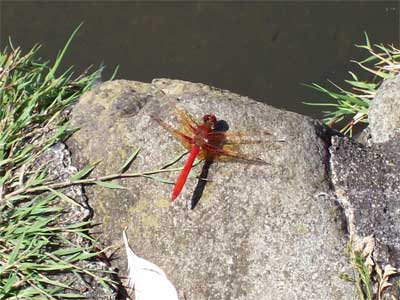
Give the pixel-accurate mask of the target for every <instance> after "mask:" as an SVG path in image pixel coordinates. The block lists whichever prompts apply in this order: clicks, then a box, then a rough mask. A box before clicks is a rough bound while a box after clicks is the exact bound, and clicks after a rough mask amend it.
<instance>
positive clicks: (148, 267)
mask: <svg viewBox="0 0 400 300" xmlns="http://www.w3.org/2000/svg"><path fill="white" fill-rule="evenodd" d="M122 236H123V239H124V244H125V249H126V255H127V258H128V287H129V288H130V289H132V288H133V287H135V299H136V300H179V298H178V293H177V291H176V289H175V287H174V285H173V284H172V283H171V281H169V280H168V278H167V276H166V275H165V273H164V271H163V270H161V269H160V268H159V267H158V266H156V265H155V264H153V263H151V262H149V261H147V260H145V259H144V258H141V257H139V256H137V255H136V254H135V253H134V252H133V251H132V249H131V248H130V247H129V244H128V238H127V237H126V233H125V230H124V231H122Z"/></svg>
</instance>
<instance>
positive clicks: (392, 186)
mask: <svg viewBox="0 0 400 300" xmlns="http://www.w3.org/2000/svg"><path fill="white" fill-rule="evenodd" d="M330 152H331V160H330V163H331V171H332V182H333V184H334V187H335V190H336V194H337V196H338V200H339V201H340V203H341V205H342V206H343V207H344V208H345V212H346V215H347V219H348V228H349V232H350V235H352V236H353V235H355V238H356V239H359V240H361V239H362V238H364V237H367V236H369V235H374V237H375V239H376V241H377V245H376V251H375V258H376V261H378V262H381V263H385V264H387V263H390V264H392V265H400V236H399V234H398V233H399V232H400V223H399V222H398V221H399V220H400V209H399V207H400V176H399V174H400V164H399V163H398V153H400V143H399V142H398V138H396V139H393V141H391V142H387V143H384V144H379V145H373V146H370V147H368V146H364V145H362V144H359V143H356V142H354V141H351V140H349V139H347V138H340V137H334V138H333V139H332V147H331V148H330Z"/></svg>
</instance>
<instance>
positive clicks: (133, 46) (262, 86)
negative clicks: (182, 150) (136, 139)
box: [0, 1, 399, 118]
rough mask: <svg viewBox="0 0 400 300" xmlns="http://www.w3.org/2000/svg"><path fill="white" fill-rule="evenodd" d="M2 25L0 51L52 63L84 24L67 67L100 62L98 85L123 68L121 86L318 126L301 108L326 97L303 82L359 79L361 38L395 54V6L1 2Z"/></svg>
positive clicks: (314, 110)
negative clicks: (254, 108) (189, 87)
mask: <svg viewBox="0 0 400 300" xmlns="http://www.w3.org/2000/svg"><path fill="white" fill-rule="evenodd" d="M0 16H1V20H0V22H1V30H0V34H1V38H0V41H1V45H0V46H1V48H4V46H6V44H7V42H8V37H9V36H10V37H11V38H12V41H13V43H14V45H21V46H22V47H23V49H25V50H28V49H29V48H30V47H31V46H32V45H33V44H35V43H40V44H42V45H43V48H42V50H41V56H42V57H43V58H46V59H52V60H53V59H54V58H55V55H56V53H57V51H58V50H59V49H60V48H62V47H63V45H64V43H65V41H66V40H67V39H68V36H69V35H70V33H71V32H72V31H73V30H74V28H76V26H77V25H78V24H79V23H81V22H82V21H83V22H84V25H83V27H82V28H81V30H80V31H79V33H78V35H77V37H76V38H75V40H74V42H73V45H72V48H71V51H69V53H68V56H67V57H66V59H65V66H67V65H75V66H76V67H77V69H78V70H83V69H85V67H86V66H88V65H94V66H98V65H99V64H101V63H103V64H105V65H106V66H107V69H106V71H105V72H104V75H103V80H106V79H107V78H109V77H110V76H111V74H112V73H113V70H114V68H115V67H116V66H117V65H119V66H120V70H119V72H118V76H117V78H123V79H130V80H138V81H145V82H148V81H151V80H152V79H153V78H159V77H168V78H178V79H183V80H188V81H193V82H202V83H205V84H209V85H213V86H215V87H218V88H222V89H228V90H231V91H234V92H237V93H239V94H242V95H246V96H249V97H252V98H254V99H256V100H259V101H263V102H265V103H268V104H271V105H273V106H275V107H279V108H284V109H287V110H291V111H296V112H299V113H302V114H307V115H310V116H313V117H316V118H319V117H321V113H320V108H315V107H309V106H305V105H303V104H302V103H301V102H302V101H321V100H324V98H325V99H326V97H325V96H324V95H322V94H319V93H317V92H315V91H312V90H310V89H309V88H307V87H304V86H302V83H308V84H309V83H312V82H316V83H321V84H323V85H324V86H328V83H327V82H326V80H327V79H328V78H329V79H331V80H333V81H334V82H336V83H339V84H341V85H342V83H343V80H344V79H349V76H348V74H347V71H348V70H353V71H355V72H358V71H360V70H359V68H358V67H357V66H356V65H355V64H352V63H350V62H349V61H350V60H351V59H361V58H364V57H365V55H366V52H365V51H363V50H361V49H357V48H355V47H354V44H362V43H364V36H363V34H364V31H366V32H367V33H368V35H369V37H370V39H371V42H375V43H394V44H395V45H397V46H398V45H399V2H397V1H379V2H374V1H351V2H348V1H343V2H340V1H336V2H329V1H320V2H317V1H304V2H301V1H292V2H284V1H279V2H278V1H269V2H268V1H267V2H248V3H246V4H245V3H240V2H218V3H212V2H182V1H181V2H134V1H70V2H65V1H52V2H49V1H40V2H39V1H27V2H21V1H14V2H7V1H3V2H0ZM364 74H365V73H364Z"/></svg>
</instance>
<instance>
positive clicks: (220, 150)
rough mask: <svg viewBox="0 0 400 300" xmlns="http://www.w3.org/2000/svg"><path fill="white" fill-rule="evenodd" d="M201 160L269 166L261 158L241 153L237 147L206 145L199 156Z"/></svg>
mask: <svg viewBox="0 0 400 300" xmlns="http://www.w3.org/2000/svg"><path fill="white" fill-rule="evenodd" d="M199 157H200V159H206V160H222V161H237V162H244V163H252V164H268V163H267V162H266V161H264V160H262V159H260V158H254V157H251V156H249V155H247V154H244V153H242V152H241V151H240V149H239V147H237V146H235V145H224V146H223V147H221V146H215V145H212V144H205V145H203V146H202V149H201V152H200V154H199Z"/></svg>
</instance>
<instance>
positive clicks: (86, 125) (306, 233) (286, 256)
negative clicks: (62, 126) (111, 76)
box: [68, 79, 356, 300]
mask: <svg viewBox="0 0 400 300" xmlns="http://www.w3.org/2000/svg"><path fill="white" fill-rule="evenodd" d="M171 99H173V100H177V101H178V102H179V103H180V105H181V106H183V107H184V108H185V109H186V110H188V111H189V112H190V113H192V114H193V115H194V116H202V115H204V114H205V113H214V114H216V115H217V117H220V118H222V119H223V120H225V121H226V122H227V124H228V125H229V126H230V129H229V130H237V129H240V128H244V129H245V130H246V131H249V132H255V131H257V130H260V129H262V130H267V131H269V132H271V133H273V134H274V136H275V138H276V139H281V140H285V143H283V144H281V146H280V147H270V146H269V145H270V144H268V143H266V144H258V145H252V146H251V147H250V146H249V147H248V148H247V149H246V152H248V153H251V154H252V155H253V156H254V157H260V158H262V159H264V160H265V161H267V162H268V163H269V165H255V164H242V163H219V162H215V163H213V164H211V166H210V168H209V170H208V176H207V178H208V179H210V181H208V182H207V183H206V185H205V187H204V190H203V191H202V193H201V197H200V198H199V201H198V203H197V205H196V206H195V208H194V209H189V208H188V205H189V204H190V199H191V198H192V196H193V192H194V190H195V189H196V187H197V186H199V181H198V180H197V179H195V178H191V179H189V181H188V182H187V184H186V186H185V188H184V191H183V193H182V194H181V196H180V197H179V198H178V199H177V200H176V202H174V203H173V204H171V203H170V202H169V198H170V193H171V190H172V186H171V185H168V184H165V183H162V182H161V181H157V180H154V179H151V178H144V177H138V178H130V179H122V180H119V181H118V183H119V184H122V185H124V186H126V187H127V189H126V190H110V189H106V188H102V187H98V186H96V187H91V188H88V189H87V193H88V196H89V199H90V205H91V206H92V207H93V209H94V213H95V221H97V222H100V223H102V224H101V229H102V232H103V235H102V236H101V238H102V239H103V240H105V241H107V242H108V243H110V244H114V245H122V239H121V232H122V229H123V228H124V227H125V226H128V231H127V232H128V236H129V239H130V244H131V247H132V248H133V250H134V251H135V252H136V253H137V254H138V255H140V256H142V257H144V258H145V259H148V260H150V261H152V262H154V263H156V264H157V265H158V266H159V267H161V268H162V269H163V270H164V271H165V272H166V273H167V275H168V278H169V279H170V280H171V281H172V282H173V283H174V285H175V286H176V287H177V288H178V290H179V291H180V293H181V294H184V295H185V297H186V299H193V300H197V299H199V300H200V299H201V300H205V299H213V300H228V299H229V300H245V299H246V300H249V299H260V300H261V299H262V300H267V299H274V300H276V299H279V300H284V299H307V300H313V299H316V300H317V299H318V300H320V299H330V300H344V299H355V298H356V291H355V289H354V286H353V284H352V283H349V282H346V281H344V280H341V279H340V278H339V277H340V275H341V273H342V272H348V271H349V268H350V266H349V265H348V262H347V261H346V258H345V255H344V254H345V246H346V238H345V234H344V232H343V224H342V218H341V211H340V210H339V209H338V206H337V205H336V204H335V201H334V199H333V198H332V197H330V196H329V192H330V189H329V180H328V178H327V171H326V163H327V159H328V150H327V147H328V146H327V143H326V142H325V141H324V138H327V137H328V134H326V132H324V130H325V128H324V127H323V126H322V125H321V124H320V123H318V122H316V121H313V120H311V119H309V118H307V117H304V116H301V115H298V114H295V113H291V112H286V111H281V110H278V109H275V108H272V107H270V106H268V105H265V104H262V103H258V102H255V101H253V100H251V99H249V98H246V97H242V96H239V95H237V94H234V93H230V92H228V91H222V90H218V89H215V88H212V87H209V86H206V85H202V84H194V83H189V82H183V81H178V80H167V79H158V80H154V81H153V82H152V83H151V84H149V83H140V82H129V81H114V82H106V83H103V84H101V85H99V86H97V87H96V88H94V89H93V90H91V91H90V92H88V93H86V94H85V95H84V96H82V98H81V99H80V101H79V103H78V104H77V105H76V107H75V108H74V110H73V112H72V117H71V119H72V122H73V124H74V125H76V126H79V127H81V130H80V131H79V132H77V133H76V134H74V135H73V136H72V138H71V139H70V140H69V141H68V146H69V148H70V149H71V151H72V153H73V156H74V161H75V164H77V165H78V166H80V167H82V166H84V165H85V164H87V163H88V162H94V161H96V160H98V159H101V160H102V161H103V162H102V163H101V164H100V165H99V166H98V168H96V170H95V171H94V174H93V176H96V175H104V174H110V173H114V172H116V171H117V170H118V169H119V168H120V166H121V165H122V163H123V161H125V160H126V159H127V158H128V157H129V155H130V154H131V153H132V152H133V151H134V150H135V149H137V148H138V147H141V149H142V150H141V152H140V154H139V156H138V158H137V159H136V160H135V161H134V162H133V163H132V165H131V166H130V169H129V170H128V172H141V171H146V170H154V169H156V170H157V169H159V168H160V167H161V166H163V165H164V164H165V163H166V162H168V161H170V160H171V159H173V158H174V157H176V156H177V154H179V153H181V152H182V150H183V148H182V146H181V145H180V144H179V143H178V142H177V141H176V140H175V139H173V138H172V137H171V136H170V135H169V134H168V133H167V132H166V131H165V130H164V129H163V128H161V127H160V126H159V125H158V124H157V123H156V122H155V121H154V120H153V119H151V118H150V117H149V114H150V113H152V111H154V107H158V113H159V114H160V115H162V116H163V118H164V119H165V120H166V121H167V122H168V123H169V124H174V120H175V118H174V116H173V114H171V111H170V110H169V109H168V107H167V106H163V105H162V103H167V101H170V100H171ZM157 103H158V104H157ZM160 103H161V105H160ZM156 104H157V105H156ZM272 139H273V138H272ZM180 164H182V162H180ZM201 167H202V164H200V165H199V166H198V167H196V168H194V170H193V173H194V174H200V173H201V171H202V170H201ZM154 176H155V177H157V178H163V179H165V180H170V181H173V180H174V179H175V178H176V176H177V173H161V174H155V175H154ZM200 182H203V181H200ZM120 257H121V259H120V260H118V261H116V264H117V265H118V267H119V268H120V270H121V272H122V274H126V260H125V255H124V253H123V251H121V252H120Z"/></svg>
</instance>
